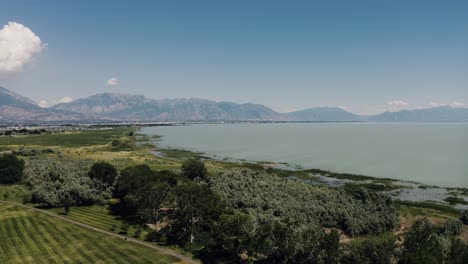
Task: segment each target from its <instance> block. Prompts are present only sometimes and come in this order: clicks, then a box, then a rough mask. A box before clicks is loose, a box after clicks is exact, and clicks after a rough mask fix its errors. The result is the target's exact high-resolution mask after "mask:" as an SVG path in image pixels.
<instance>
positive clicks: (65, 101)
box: [57, 96, 73, 104]
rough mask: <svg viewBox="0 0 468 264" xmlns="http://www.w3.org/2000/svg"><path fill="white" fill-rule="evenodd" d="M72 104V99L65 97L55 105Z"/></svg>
mask: <svg viewBox="0 0 468 264" xmlns="http://www.w3.org/2000/svg"><path fill="white" fill-rule="evenodd" d="M70 102H73V98H71V97H68V96H65V97H63V98H62V99H60V100H58V101H57V103H59V104H60V103H70Z"/></svg>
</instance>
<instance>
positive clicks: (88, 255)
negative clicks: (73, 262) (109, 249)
mask: <svg viewBox="0 0 468 264" xmlns="http://www.w3.org/2000/svg"><path fill="white" fill-rule="evenodd" d="M43 223H44V226H45V227H46V230H47V232H48V233H49V234H50V236H51V237H52V238H53V239H54V240H55V241H61V240H62V239H65V240H66V241H67V242H68V246H69V250H70V251H71V252H70V253H72V254H76V252H80V253H81V255H82V256H83V257H84V258H85V259H86V261H92V262H94V261H96V260H105V259H106V257H105V255H103V254H102V253H101V252H100V251H96V249H95V248H93V247H92V246H91V245H90V244H89V243H86V242H87V241H86V240H84V239H83V235H82V233H81V232H79V231H81V230H77V229H76V228H71V227H66V228H65V227H62V226H61V227H60V228H52V229H51V228H50V227H54V223H53V221H50V220H49V219H44V220H43ZM70 236H71V237H70ZM91 241H93V240H91Z"/></svg>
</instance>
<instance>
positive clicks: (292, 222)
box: [25, 157, 468, 264]
mask: <svg viewBox="0 0 468 264" xmlns="http://www.w3.org/2000/svg"><path fill="white" fill-rule="evenodd" d="M25 181H26V182H27V183H28V185H30V186H31V188H32V193H33V201H34V202H38V203H41V204H44V205H48V206H63V207H64V208H65V212H68V210H69V208H70V206H73V205H87V204H93V203H102V202H104V201H105V199H108V198H110V197H114V198H115V199H113V200H115V201H116V202H113V203H112V204H111V205H110V207H111V209H112V210H113V211H114V212H115V213H117V214H120V215H121V216H122V217H125V218H127V219H134V220H137V221H139V222H140V223H142V224H152V227H153V229H154V230H153V231H152V232H150V233H149V235H148V236H147V240H150V241H158V242H162V243H166V244H178V245H180V246H183V247H185V248H187V249H189V250H191V251H192V252H193V253H194V255H195V256H197V257H198V258H199V259H201V260H202V261H203V263H273V264H275V263H299V264H301V263H304V264H306V263H323V264H325V263H327V264H328V263H330V264H338V263H345V264H347V263H349V264H351V263H369V264H371V263H388V264H390V263H401V264H410V263H415V264H416V263H467V260H468V246H467V245H466V244H465V243H464V242H462V241H461V240H460V239H458V238H457V237H458V236H459V235H460V233H461V231H462V228H463V224H462V223H463V221H464V219H465V218H466V216H467V215H466V213H465V215H464V216H463V217H462V218H461V220H454V219H452V220H447V221H446V222H445V223H443V224H442V225H440V226H434V225H432V224H430V223H429V222H428V221H426V220H423V221H419V222H417V223H416V224H415V226H414V227H413V228H412V229H410V231H409V232H407V233H406V234H405V235H404V236H403V237H399V238H397V237H395V236H394V235H392V234H391V233H390V232H391V231H392V229H393V228H394V227H395V225H396V223H397V211H396V209H395V206H394V205H393V203H392V201H391V199H390V198H387V197H385V196H381V195H377V194H373V193H368V192H366V191H364V190H362V191H357V192H355V193H353V194H352V195H351V194H349V193H347V192H345V191H344V190H342V189H340V188H331V187H324V186H314V185H311V184H307V183H304V182H302V181H299V180H292V179H287V178H284V177H278V176H276V175H275V174H273V173H267V172H264V171H259V170H250V169H230V170H226V171H222V172H219V173H211V174H210V175H208V173H207V171H206V168H205V165H204V164H203V162H201V161H196V160H189V161H186V162H185V163H184V165H183V166H182V168H181V173H176V172H174V171H154V170H152V169H151V168H150V167H148V166H147V165H138V166H132V167H128V168H125V169H124V170H122V171H121V172H120V175H119V173H118V172H117V170H116V169H115V168H114V167H113V166H112V165H111V164H108V163H105V162H97V163H94V164H91V162H89V161H87V160H76V159H69V158H47V157H32V158H31V159H30V161H29V163H28V167H27V169H26V171H25ZM342 231H343V232H345V233H348V234H349V235H371V236H370V237H369V238H368V239H356V240H354V241H353V242H351V243H348V244H340V243H339V240H340V236H339V233H340V232H342Z"/></svg>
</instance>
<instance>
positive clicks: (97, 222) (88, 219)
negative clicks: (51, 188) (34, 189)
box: [51, 205, 147, 238]
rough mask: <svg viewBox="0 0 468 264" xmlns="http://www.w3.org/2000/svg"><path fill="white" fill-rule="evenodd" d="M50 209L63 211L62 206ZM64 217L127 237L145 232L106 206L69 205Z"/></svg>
mask: <svg viewBox="0 0 468 264" xmlns="http://www.w3.org/2000/svg"><path fill="white" fill-rule="evenodd" d="M51 210H52V211H54V212H57V213H63V208H54V209H51ZM62 216H65V215H62ZM65 217H67V218H70V219H72V220H75V221H78V222H81V223H85V224H87V225H90V226H94V227H97V228H100V229H103V230H106V231H110V232H114V233H117V234H122V235H126V236H128V237H134V238H144V237H145V236H146V234H147V230H146V228H145V227H140V226H137V225H130V224H128V223H126V222H125V221H123V220H122V219H120V218H119V217H118V216H116V215H113V214H112V213H111V212H110V211H109V209H107V207H106V206H98V205H93V206H80V207H71V208H70V212H69V213H68V215H66V216H65ZM138 229H139V230H140V235H138V234H137V236H136V235H135V233H136V232H137V230H138Z"/></svg>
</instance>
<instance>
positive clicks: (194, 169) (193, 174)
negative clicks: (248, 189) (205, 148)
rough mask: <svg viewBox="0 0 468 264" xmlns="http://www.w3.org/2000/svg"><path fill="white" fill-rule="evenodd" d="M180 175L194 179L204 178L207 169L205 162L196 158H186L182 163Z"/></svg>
mask: <svg viewBox="0 0 468 264" xmlns="http://www.w3.org/2000/svg"><path fill="white" fill-rule="evenodd" d="M181 169H182V175H183V176H184V177H186V178H189V179H191V180H194V179H196V178H199V179H202V180H203V179H205V178H206V175H207V170H206V167H205V163H203V161H201V160H197V159H188V160H186V161H184V163H182V168H181Z"/></svg>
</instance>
